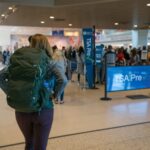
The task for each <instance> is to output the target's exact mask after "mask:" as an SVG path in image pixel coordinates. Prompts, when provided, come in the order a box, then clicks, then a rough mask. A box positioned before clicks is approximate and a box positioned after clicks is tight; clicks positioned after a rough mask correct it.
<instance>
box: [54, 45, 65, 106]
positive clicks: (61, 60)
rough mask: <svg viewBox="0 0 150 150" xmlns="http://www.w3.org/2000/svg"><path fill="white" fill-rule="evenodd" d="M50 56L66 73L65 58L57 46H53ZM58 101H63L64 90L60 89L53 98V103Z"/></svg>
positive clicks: (61, 102)
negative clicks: (57, 94)
mask: <svg viewBox="0 0 150 150" xmlns="http://www.w3.org/2000/svg"><path fill="white" fill-rule="evenodd" d="M52 58H53V60H54V61H55V62H56V66H57V68H59V69H60V70H61V72H62V73H63V74H66V68H67V60H66V58H65V56H64V55H63V52H62V51H60V50H58V49H57V46H56V47H55V48H54V47H53V56H52ZM54 81H55V80H54ZM54 91H55V86H54ZM58 103H60V104H63V103H64V90H63V91H62V93H61V95H60V96H58V97H56V98H55V104H58Z"/></svg>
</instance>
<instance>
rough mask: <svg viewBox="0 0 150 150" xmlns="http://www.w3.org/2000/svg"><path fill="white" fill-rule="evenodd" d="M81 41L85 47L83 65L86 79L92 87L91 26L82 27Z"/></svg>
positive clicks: (92, 54)
mask: <svg viewBox="0 0 150 150" xmlns="http://www.w3.org/2000/svg"><path fill="white" fill-rule="evenodd" d="M82 31H83V42H84V49H85V65H86V79H87V82H88V86H89V88H93V83H94V75H93V72H94V68H93V56H94V53H93V30H92V28H84V29H83V30H82Z"/></svg>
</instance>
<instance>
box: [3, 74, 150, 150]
mask: <svg viewBox="0 0 150 150" xmlns="http://www.w3.org/2000/svg"><path fill="white" fill-rule="evenodd" d="M74 79H75V76H74ZM131 94H145V95H148V96H150V94H149V90H138V91H128V92H116V93H109V95H108V96H109V97H111V98H112V100H111V101H101V100H100V98H101V97H103V95H104V89H103V86H99V89H97V90H89V89H82V88H80V87H79V86H78V84H77V83H76V82H70V83H69V84H68V87H67V89H66V92H65V103H64V104H63V105H55V116H54V123H53V127H52V131H51V135H50V137H57V136H60V135H67V134H72V133H80V132H84V131H91V130H97V129H105V128H110V127H117V126H123V125H128V124H136V123H141V122H149V121H150V99H142V100H141V99H140V100H131V99H128V98H126V96H127V95H131ZM0 99H1V101H0V146H3V145H9V144H13V143H20V142H23V141H24V140H23V137H22V134H21V132H20V131H19V129H18V126H17V124H16V121H15V117H14V110H12V109H11V108H9V107H8V106H7V104H6V100H5V95H4V93H3V92H2V91H0ZM139 127H141V128H140V129H138V128H139ZM138 128H137V126H132V127H129V129H128V130H127V131H126V130H125V129H127V128H125V129H123V128H121V129H120V128H118V129H113V130H112V131H111V130H108V131H107V130H105V131H100V132H94V133H89V135H90V134H91V135H90V137H91V136H92V138H89V139H86V140H83V141H82V140H81V143H80V140H79V142H77V143H76V136H72V137H71V136H69V137H66V138H60V139H52V140H49V145H48V150H50V149H52V150H71V149H72V148H74V149H75V150H126V149H122V148H121V147H123V146H124V145H126V146H131V147H133V148H132V150H148V149H146V148H145V149H142V148H141V146H142V144H141V142H144V140H145V141H146V145H147V147H148V146H149V147H150V144H149V143H150V142H149V141H150V138H149V135H150V134H148V135H147V133H148V132H149V130H150V129H149V128H150V125H149V124H146V126H145V125H141V126H138ZM136 129H137V131H136ZM122 130H125V132H123V131H122ZM139 130H141V132H140V135H141V137H140V138H139V137H138V136H137V135H138V132H139ZM130 131H131V132H132V131H133V132H132V133H131V132H130ZM134 131H135V132H134ZM103 132H104V134H105V133H107V132H109V134H108V135H107V134H106V135H105V136H106V139H107V138H108V139H109V140H108V141H107V142H105V140H104V139H103V138H101V136H100V137H99V138H100V139H95V138H98V136H97V135H96V134H98V135H101V134H103ZM119 133H120V134H119ZM128 133H129V134H128ZM124 134H125V135H124ZM81 136H84V138H86V136H87V134H83V135H81ZM116 136H118V140H113V139H115V138H116ZM119 136H121V139H122V140H121V139H119ZM124 136H125V138H126V139H125V140H124ZM94 137H95V138H94ZM122 137H123V138H122ZM131 137H132V138H131ZM70 138H73V139H72V140H69V139H70ZM78 138H79V139H80V137H77V139H78ZM84 138H83V139H84ZM81 139H82V138H81ZM93 139H95V140H94V141H93ZM131 139H132V141H133V143H132V142H131ZM55 140H56V141H55ZM119 140H121V142H119ZM57 142H60V144H62V146H61V147H63V145H66V144H65V142H68V143H69V144H67V145H69V146H70V147H69V146H68V147H66V149H65V148H64V149H60V148H59V147H56V146H55V145H56V143H57ZM88 143H89V145H88ZM90 143H91V144H90ZM128 143H129V144H128ZM78 144H79V145H78ZM134 144H137V147H136V146H134ZM75 145H76V147H75ZM126 146H125V147H126ZM21 147H22V145H21ZM0 148H1V147H0ZM6 149H8V150H12V149H13V147H8V148H5V150H6ZM21 149H23V148H16V149H15V150H21ZM130 149H131V148H130ZM149 149H150V148H149Z"/></svg>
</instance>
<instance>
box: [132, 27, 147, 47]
mask: <svg viewBox="0 0 150 150" xmlns="http://www.w3.org/2000/svg"><path fill="white" fill-rule="evenodd" d="M147 44H148V30H132V47H135V48H138V47H143V46H147Z"/></svg>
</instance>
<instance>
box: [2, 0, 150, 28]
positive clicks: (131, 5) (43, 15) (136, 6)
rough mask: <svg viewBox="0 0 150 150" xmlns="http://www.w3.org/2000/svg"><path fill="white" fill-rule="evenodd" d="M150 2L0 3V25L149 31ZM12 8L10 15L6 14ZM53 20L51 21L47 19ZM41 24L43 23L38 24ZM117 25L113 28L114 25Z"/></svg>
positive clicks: (60, 0) (15, 0) (43, 0)
mask: <svg viewBox="0 0 150 150" xmlns="http://www.w3.org/2000/svg"><path fill="white" fill-rule="evenodd" d="M147 3H150V0H0V15H1V14H3V13H4V14H7V17H6V18H5V17H1V18H0V22H1V23H0V25H11V26H33V27H56V28H68V24H72V25H73V26H72V27H71V28H83V27H92V26H96V28H99V29H133V26H134V25H138V28H140V29H148V28H149V27H150V7H147V6H146V4H147ZM9 6H13V8H15V9H14V12H12V10H8V7H9ZM50 16H55V19H50V18H49V17H50ZM41 21H45V23H44V24H41V23H40V22H41ZM115 22H118V23H119V25H117V26H115V25H114V23H115Z"/></svg>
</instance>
